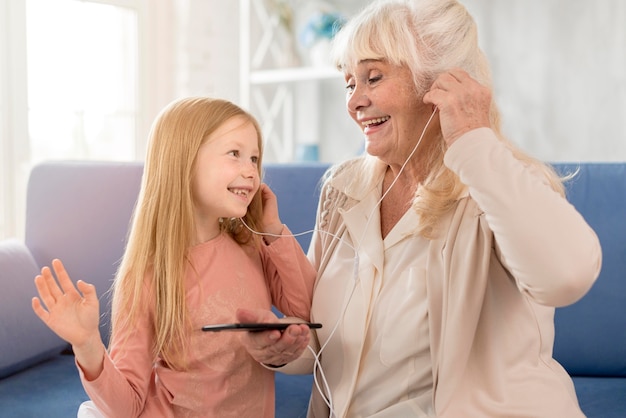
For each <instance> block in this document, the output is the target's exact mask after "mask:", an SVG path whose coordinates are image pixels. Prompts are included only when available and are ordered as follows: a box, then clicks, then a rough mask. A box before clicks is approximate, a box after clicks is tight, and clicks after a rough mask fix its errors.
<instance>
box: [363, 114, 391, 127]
mask: <svg viewBox="0 0 626 418" xmlns="http://www.w3.org/2000/svg"><path fill="white" fill-rule="evenodd" d="M389 119H390V117H389V116H383V117H382V118H376V119H370V120H366V121H363V122H361V124H362V125H363V126H370V125H379V124H381V123H383V122H387V121H388V120H389Z"/></svg>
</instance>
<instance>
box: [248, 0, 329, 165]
mask: <svg viewBox="0 0 626 418" xmlns="http://www.w3.org/2000/svg"><path fill="white" fill-rule="evenodd" d="M268 4H269V2H268V0H240V1H239V13H240V28H241V30H240V51H239V52H240V61H239V65H240V74H239V81H240V84H239V86H240V88H239V93H240V104H241V105H242V106H243V107H244V108H246V109H247V110H248V111H250V112H251V113H252V114H253V115H254V116H255V117H257V119H258V120H259V122H260V124H261V128H262V130H263V136H264V139H265V156H264V159H265V161H267V162H270V161H272V162H291V161H294V160H296V159H298V150H297V148H298V146H303V145H311V144H317V143H318V142H317V141H319V130H318V129H319V123H320V106H321V103H320V94H319V89H320V86H321V83H322V82H324V81H325V80H339V79H341V74H340V72H339V71H337V70H336V69H334V68H332V67H330V66H329V67H305V66H300V65H299V59H298V58H299V57H298V55H297V45H296V44H295V42H296V40H295V39H294V38H293V37H292V38H289V33H288V32H286V31H285V28H284V27H282V26H281V21H280V16H279V15H278V14H277V13H275V12H273V11H271V10H269V9H268ZM296 99H297V100H296ZM304 125H305V126H304Z"/></svg>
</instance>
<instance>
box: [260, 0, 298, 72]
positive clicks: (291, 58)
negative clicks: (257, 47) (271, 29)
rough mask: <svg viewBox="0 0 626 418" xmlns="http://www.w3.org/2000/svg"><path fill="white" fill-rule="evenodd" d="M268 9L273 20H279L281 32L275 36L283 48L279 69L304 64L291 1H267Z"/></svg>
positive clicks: (277, 60) (278, 60)
mask: <svg viewBox="0 0 626 418" xmlns="http://www.w3.org/2000/svg"><path fill="white" fill-rule="evenodd" d="M267 7H268V11H269V12H270V15H271V16H272V17H273V18H278V26H279V28H280V29H282V30H280V31H279V32H277V33H276V34H275V36H276V38H275V41H276V42H278V43H279V44H280V45H281V46H282V51H283V52H284V53H283V54H281V56H280V58H277V59H276V66H277V67H279V68H289V67H298V66H300V65H301V64H302V63H301V61H300V56H299V54H298V50H297V42H296V36H295V33H296V32H295V24H294V11H293V5H292V2H291V1H290V0H267Z"/></svg>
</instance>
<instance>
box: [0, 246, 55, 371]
mask: <svg viewBox="0 0 626 418" xmlns="http://www.w3.org/2000/svg"><path fill="white" fill-rule="evenodd" d="M38 273H39V268H38V267H37V264H36V263H35V260H34V259H33V256H32V255H31V253H30V251H29V250H28V248H26V246H25V245H24V244H22V243H21V242H19V241H17V240H4V241H0V378H3V377H6V376H8V375H10V374H13V373H16V372H18V371H20V370H22V369H24V368H27V367H29V366H31V365H33V364H35V363H38V362H40V361H42V360H45V359H46V358H49V357H51V356H52V355H55V354H57V353H59V352H61V351H62V350H63V349H64V348H66V347H67V343H66V342H64V341H63V340H61V339H60V338H59V337H57V336H56V334H54V333H53V332H52V331H51V330H50V329H48V327H47V326H46V325H45V324H44V323H43V322H41V320H40V319H39V318H37V315H35V313H34V312H33V309H32V308H31V299H32V297H33V296H35V295H36V294H37V290H36V288H35V285H34V282H33V279H34V277H35V276H36V275H37V274H38Z"/></svg>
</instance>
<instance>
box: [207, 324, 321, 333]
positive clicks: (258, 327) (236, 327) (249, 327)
mask: <svg viewBox="0 0 626 418" xmlns="http://www.w3.org/2000/svg"><path fill="white" fill-rule="evenodd" d="M289 325H307V326H308V327H309V328H322V324H319V323H316V322H269V323H234V324H216V325H205V326H203V327H202V331H253V332H254V331H257V332H258V331H267V330H273V329H276V330H279V331H282V330H285V329H287V327H288V326H289Z"/></svg>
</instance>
